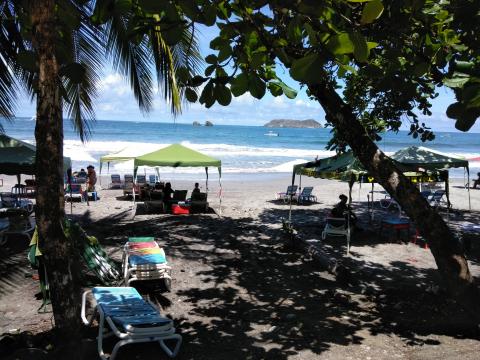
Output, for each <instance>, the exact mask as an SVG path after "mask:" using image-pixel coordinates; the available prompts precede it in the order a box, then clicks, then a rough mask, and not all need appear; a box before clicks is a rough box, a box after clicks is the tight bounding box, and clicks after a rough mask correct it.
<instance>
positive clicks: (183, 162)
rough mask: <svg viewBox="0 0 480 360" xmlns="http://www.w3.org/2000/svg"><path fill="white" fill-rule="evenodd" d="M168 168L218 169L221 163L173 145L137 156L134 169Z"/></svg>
mask: <svg viewBox="0 0 480 360" xmlns="http://www.w3.org/2000/svg"><path fill="white" fill-rule="evenodd" d="M142 165H144V166H170V167H196V166H202V167H209V166H214V167H218V168H220V167H221V166H222V162H221V161H220V160H217V159H214V158H212V157H210V156H207V155H204V154H202V153H200V152H198V151H195V150H192V149H189V148H187V147H185V146H183V145H180V144H173V145H170V146H167V147H165V148H163V149H160V150H157V151H154V152H151V153H148V154H145V155H141V156H137V157H135V160H134V168H137V167H138V166H142Z"/></svg>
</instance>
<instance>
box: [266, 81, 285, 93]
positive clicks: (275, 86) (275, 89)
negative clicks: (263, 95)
mask: <svg viewBox="0 0 480 360" xmlns="http://www.w3.org/2000/svg"><path fill="white" fill-rule="evenodd" d="M268 90H270V93H271V94H272V95H273V96H280V95H282V94H283V91H282V87H281V86H280V85H278V84H277V83H274V82H270V83H268Z"/></svg>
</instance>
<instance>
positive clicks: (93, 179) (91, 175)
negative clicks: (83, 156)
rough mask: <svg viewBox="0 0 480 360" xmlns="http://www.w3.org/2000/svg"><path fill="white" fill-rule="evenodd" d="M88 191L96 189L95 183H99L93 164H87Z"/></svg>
mask: <svg viewBox="0 0 480 360" xmlns="http://www.w3.org/2000/svg"><path fill="white" fill-rule="evenodd" d="M87 171H88V174H87V191H95V184H96V183H97V173H96V172H95V167H94V166H93V165H88V166H87Z"/></svg>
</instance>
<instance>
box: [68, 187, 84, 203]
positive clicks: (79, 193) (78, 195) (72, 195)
mask: <svg viewBox="0 0 480 360" xmlns="http://www.w3.org/2000/svg"><path fill="white" fill-rule="evenodd" d="M74 199H78V200H80V201H81V202H83V201H84V200H85V195H84V193H83V189H82V185H81V184H70V185H69V186H67V188H66V189H65V201H68V200H70V201H73V200H74Z"/></svg>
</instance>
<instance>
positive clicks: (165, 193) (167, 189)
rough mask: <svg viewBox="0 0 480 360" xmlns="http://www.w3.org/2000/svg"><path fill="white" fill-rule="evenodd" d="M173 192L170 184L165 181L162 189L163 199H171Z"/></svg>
mask: <svg viewBox="0 0 480 360" xmlns="http://www.w3.org/2000/svg"><path fill="white" fill-rule="evenodd" d="M173 193H174V191H173V189H172V184H170V183H169V182H167V183H166V184H165V188H164V189H163V199H164V200H171V199H172V194H173Z"/></svg>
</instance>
